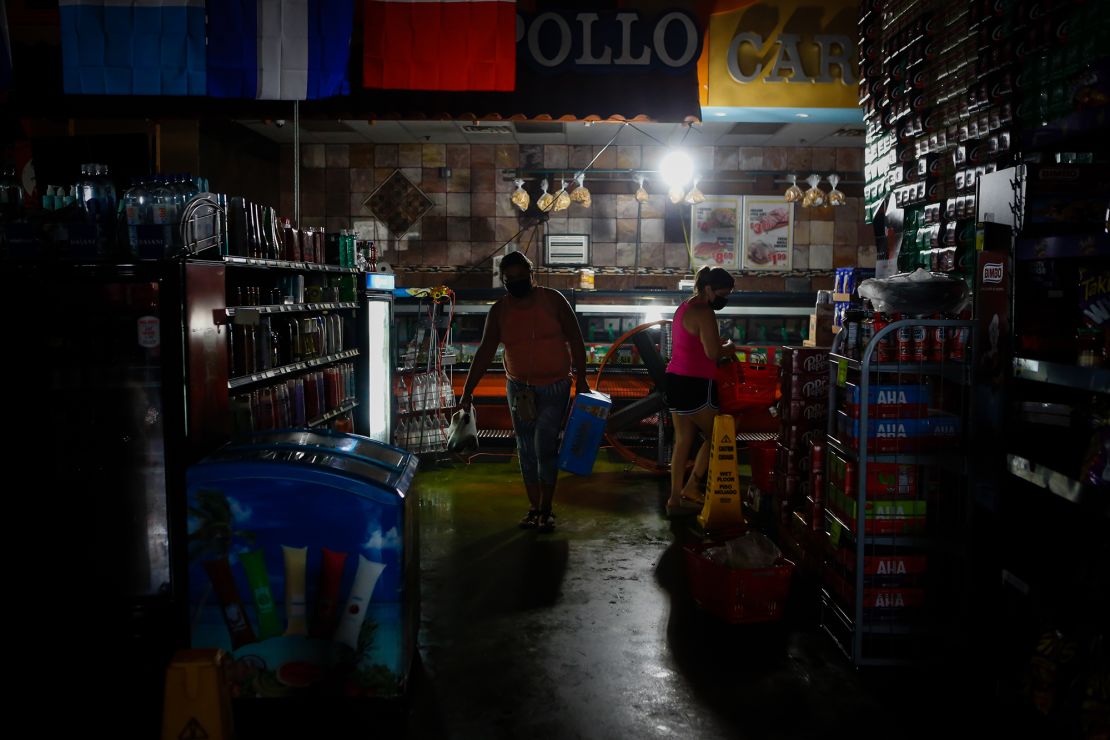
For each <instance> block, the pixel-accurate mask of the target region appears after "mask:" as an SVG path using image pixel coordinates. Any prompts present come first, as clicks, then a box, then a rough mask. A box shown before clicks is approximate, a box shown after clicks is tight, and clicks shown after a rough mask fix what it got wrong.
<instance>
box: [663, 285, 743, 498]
mask: <svg viewBox="0 0 1110 740" xmlns="http://www.w3.org/2000/svg"><path fill="white" fill-rule="evenodd" d="M734 284H735V281H734V280H733V278H732V275H730V274H729V273H728V271H727V270H724V269H722V268H720V267H712V268H710V267H703V268H701V269H700V270H698V273H697V275H696V276H695V279H694V295H693V296H692V297H690V298H687V299H686V300H685V301H683V302H682V305H680V306H679V307H678V310H676V311H675V312H674V321H673V322H672V323H671V361H670V362H669V363H668V364H667V380H666V389H665V391H666V396H667V406H668V407H669V408H670V410H671V420H672V421H673V422H674V451H673V452H672V454H671V495H670V497H669V498H668V499H667V516H668V517H675V516H682V515H688V514H694V513H696V512H697V511H698V510H699V509H700V508H701V504H700V503H698V502H697V499H698V497H699V494H698V488H699V483H700V482H701V481H702V480H703V479H704V478H705V471H706V470H707V469H708V467H709V445H708V444H705V443H702V445H701V447H700V448H699V449H698V454H697V457H696V458H695V459H694V469H693V471H692V472H691V474H690V480H689V481H688V482H687V484H686V488H685V489H684V488H683V485H682V483H683V477H684V475H685V473H686V460H687V459H688V458H689V456H690V450H691V449H692V448H693V445H694V441H695V440H696V439H697V434H698V432H701V434H702V436H703V437H705V439H709V435H710V434H712V433H713V417H715V416H716V415H717V383H716V380H715V378H716V377H717V360H719V359H720V358H721V357H724V356H726V355H727V354H729V353H732V352H735V349H734V347H733V346H732V341H731V340H730V341H728V342H722V341H721V335H720V333H719V332H718V330H717V316H716V314H715V313H714V311H718V310H720V309H722V308H724V307H725V304H726V303H727V302H728V296H729V293H731V292H732V287H733V285H734Z"/></svg>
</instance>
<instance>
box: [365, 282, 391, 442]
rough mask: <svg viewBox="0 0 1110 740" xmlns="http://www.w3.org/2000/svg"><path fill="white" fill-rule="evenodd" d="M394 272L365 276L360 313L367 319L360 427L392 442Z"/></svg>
mask: <svg viewBox="0 0 1110 740" xmlns="http://www.w3.org/2000/svg"><path fill="white" fill-rule="evenodd" d="M393 286H394V276H393V273H385V272H368V273H364V275H363V291H362V296H361V300H362V306H361V310H362V312H363V313H364V314H365V316H366V319H365V321H364V322H363V325H364V331H362V337H363V339H362V344H361V349H362V355H363V368H364V369H363V371H362V372H360V373H359V381H358V385H359V397H360V398H362V399H363V400H364V401H365V403H364V404H363V405H362V408H361V410H360V414H359V416H360V421H359V424H358V428H359V429H361V430H362V432H361V433H362V434H365V435H366V436H367V437H369V438H370V439H374V440H377V441H378V442H389V441H390V440H392V439H393V420H394V409H393Z"/></svg>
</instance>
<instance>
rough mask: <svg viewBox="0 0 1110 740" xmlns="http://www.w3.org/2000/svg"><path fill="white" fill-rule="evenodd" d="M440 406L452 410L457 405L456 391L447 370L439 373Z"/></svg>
mask: <svg viewBox="0 0 1110 740" xmlns="http://www.w3.org/2000/svg"><path fill="white" fill-rule="evenodd" d="M438 400H439V406H440V408H451V407H452V406H454V405H455V389H454V388H453V387H452V386H451V379H450V378H449V377H447V371H446V370H440V371H439V399H438Z"/></svg>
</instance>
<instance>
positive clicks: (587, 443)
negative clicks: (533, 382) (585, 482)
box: [559, 391, 613, 475]
mask: <svg viewBox="0 0 1110 740" xmlns="http://www.w3.org/2000/svg"><path fill="white" fill-rule="evenodd" d="M612 406H613V402H612V401H611V400H610V399H609V396H608V395H607V394H605V393H601V392H599V391H590V392H589V393H579V394H577V395H576V396H575V397H574V405H573V407H571V410H570V419H569V420H568V421H567V428H566V431H565V432H564V433H563V446H562V447H561V448H560V449H559V469H560V470H565V471H567V472H568V473H575V474H576V475H589V474H590V473H592V472H593V470H594V461H595V460H596V459H597V451H598V450H599V449H600V448H601V439H602V437H604V436H605V420H606V419H608V418H609V409H610V408H612Z"/></svg>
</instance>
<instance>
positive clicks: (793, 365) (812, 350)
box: [779, 346, 829, 395]
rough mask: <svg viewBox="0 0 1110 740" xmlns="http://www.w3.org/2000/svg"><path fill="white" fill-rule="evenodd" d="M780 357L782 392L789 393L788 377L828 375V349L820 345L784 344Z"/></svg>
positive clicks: (825, 376)
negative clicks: (798, 345) (799, 345)
mask: <svg viewBox="0 0 1110 740" xmlns="http://www.w3.org/2000/svg"><path fill="white" fill-rule="evenodd" d="M779 354H780V356H781V357H782V363H781V367H782V392H783V395H786V394H787V393H789V390H788V389H789V388H790V386H791V383H790V381H789V379H791V378H795V377H799V378H807V379H812V378H816V377H824V378H828V377H829V350H828V349H826V348H820V347H794V346H784V347H783V348H782V351H781V352H780V353H779Z"/></svg>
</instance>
